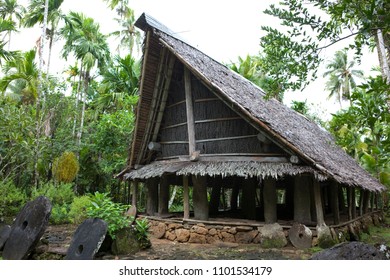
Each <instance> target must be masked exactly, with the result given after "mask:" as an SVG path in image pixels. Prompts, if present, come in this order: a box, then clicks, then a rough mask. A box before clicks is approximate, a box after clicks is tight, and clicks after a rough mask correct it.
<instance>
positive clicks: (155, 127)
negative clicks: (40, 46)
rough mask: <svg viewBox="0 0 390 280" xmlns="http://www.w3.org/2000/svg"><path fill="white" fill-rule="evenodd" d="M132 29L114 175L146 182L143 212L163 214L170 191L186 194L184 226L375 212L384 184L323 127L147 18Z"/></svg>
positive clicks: (323, 219)
mask: <svg viewBox="0 0 390 280" xmlns="http://www.w3.org/2000/svg"><path fill="white" fill-rule="evenodd" d="M136 26H137V27H138V28H140V29H142V30H143V31H144V32H145V41H144V53H143V63H142V74H141V82H140V97H139V103H138V106H137V109H136V126H135V131H134V133H133V138H132V142H131V149H130V154H129V162H128V167H127V169H126V170H124V171H123V172H122V173H121V176H122V178H124V179H126V180H130V181H132V182H135V183H134V190H135V191H136V185H137V183H138V182H143V183H144V184H145V185H146V187H147V190H148V195H147V214H148V215H150V216H160V217H167V214H168V199H169V186H173V185H175V186H182V187H183V188H184V190H183V191H184V195H183V208H184V213H183V214H182V216H179V218H182V219H184V221H186V220H188V219H190V220H200V221H212V220H213V219H217V218H220V217H224V218H231V219H233V218H235V219H240V221H248V220H249V221H252V222H255V221H257V222H259V223H265V224H269V223H276V222H279V223H286V224H288V223H291V222H299V223H302V224H306V225H312V224H313V225H317V226H324V225H325V224H326V223H327V224H335V225H337V224H340V223H342V222H345V221H348V220H353V219H355V218H356V217H358V216H359V215H360V216H361V215H363V214H364V213H369V212H370V211H373V210H375V209H377V207H378V204H377V201H378V197H379V196H378V194H379V193H380V192H382V191H383V190H384V187H383V186H382V185H381V184H380V183H379V182H378V181H377V180H376V179H374V178H373V177H372V176H370V174H368V173H367V172H366V171H365V170H363V169H362V168H361V167H360V166H359V165H358V163H357V162H356V161H355V160H354V159H353V158H351V157H350V156H348V155H347V154H346V153H345V152H344V150H342V149H341V148H340V147H338V146H337V145H336V144H335V142H334V140H333V139H332V137H331V135H330V134H329V133H328V132H326V131H325V130H324V129H323V128H321V127H319V126H318V125H317V124H315V123H314V122H312V121H310V120H308V119H307V118H306V117H304V116H302V115H301V114H299V113H297V112H295V111H293V110H291V109H290V108H288V107H286V106H285V105H283V104H282V103H280V102H278V101H277V100H274V99H269V100H266V99H265V98H264V96H265V93H264V92H263V91H262V90H261V89H260V88H259V87H257V86H256V85H254V84H253V83H251V82H250V81H248V80H246V79H245V78H243V77H241V76H240V75H238V74H236V73H234V72H233V71H231V70H230V69H228V68H227V67H226V66H224V65H222V64H220V63H219V62H217V61H215V60H213V59H212V58H210V57H209V56H207V55H206V54H204V53H202V52H201V51H199V50H198V49H196V48H194V47H192V46H191V45H189V44H187V43H185V42H184V41H183V40H181V39H179V38H177V36H175V34H174V33H173V32H172V31H170V30H169V29H168V28H167V27H165V26H163V25H162V24H161V23H159V22H157V21H156V20H155V19H153V18H152V17H150V16H148V15H145V14H143V15H142V16H141V17H140V18H139V19H138V21H137V23H136ZM191 188H192V189H191ZM191 190H192V192H193V195H192V201H189V197H190V196H189V192H190V191H191ZM135 197H136V196H133V198H135ZM133 203H136V201H135V200H133ZM190 205H193V209H190V208H191V207H190ZM222 210H224V211H222ZM328 216H329V217H330V219H328ZM328 220H329V221H328ZM236 221H237V220H236Z"/></svg>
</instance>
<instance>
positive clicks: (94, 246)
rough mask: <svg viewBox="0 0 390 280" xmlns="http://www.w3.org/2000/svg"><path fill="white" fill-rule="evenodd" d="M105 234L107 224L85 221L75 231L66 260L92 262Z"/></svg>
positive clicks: (96, 220)
mask: <svg viewBox="0 0 390 280" xmlns="http://www.w3.org/2000/svg"><path fill="white" fill-rule="evenodd" d="M106 233H107V223H106V222H105V221H103V220H102V219H98V218H90V219H87V220H85V221H84V222H83V223H82V224H81V225H80V226H79V227H78V228H77V230H76V231H75V233H74V235H73V238H72V241H71V243H70V246H69V249H68V252H67V254H66V257H65V259H66V260H93V259H94V257H95V254H96V253H97V252H98V251H99V248H100V246H101V245H102V243H103V241H104V238H105V237H106Z"/></svg>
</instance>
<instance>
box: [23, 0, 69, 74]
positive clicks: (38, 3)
mask: <svg viewBox="0 0 390 280" xmlns="http://www.w3.org/2000/svg"><path fill="white" fill-rule="evenodd" d="M45 1H46V0H30V4H29V6H28V8H27V13H26V16H25V18H24V19H23V24H24V26H25V27H33V26H35V25H36V24H38V23H40V24H42V23H43V22H44V15H45ZM63 2H64V0H49V1H48V6H47V8H48V14H47V24H46V25H49V26H50V27H49V28H46V31H45V36H47V37H48V39H49V54H48V58H47V63H46V73H48V72H49V70H50V61H51V51H52V47H53V42H54V39H55V36H56V34H57V29H58V26H59V22H60V20H61V19H64V15H63V14H62V12H61V9H60V7H61V5H62V3H63Z"/></svg>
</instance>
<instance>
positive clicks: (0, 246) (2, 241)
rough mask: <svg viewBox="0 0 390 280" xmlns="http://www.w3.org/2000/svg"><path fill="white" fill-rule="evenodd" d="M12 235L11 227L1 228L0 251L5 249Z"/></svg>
mask: <svg viewBox="0 0 390 280" xmlns="http://www.w3.org/2000/svg"><path fill="white" fill-rule="evenodd" d="M10 234H11V226H9V225H5V226H2V227H1V228H0V251H1V250H2V249H3V247H4V244H5V242H7V240H8V238H9V235H10Z"/></svg>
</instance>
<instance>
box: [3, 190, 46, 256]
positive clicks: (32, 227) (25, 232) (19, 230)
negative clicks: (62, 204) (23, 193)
mask: <svg viewBox="0 0 390 280" xmlns="http://www.w3.org/2000/svg"><path fill="white" fill-rule="evenodd" d="M50 213H51V203H50V200H49V199H48V198H47V197H44V196H39V197H38V198H36V199H35V200H33V201H30V202H28V203H27V204H26V205H25V206H24V207H23V209H22V210H21V211H20V212H19V214H18V216H17V217H16V219H15V222H14V224H13V225H12V227H11V233H10V235H9V237H8V240H7V242H6V243H5V246H4V251H3V259H5V260H21V259H26V258H27V257H28V255H29V254H30V253H31V251H32V250H33V249H34V247H35V246H36V244H37V243H38V241H39V239H40V238H41V237H42V235H43V234H44V232H45V230H46V226H47V224H48V222H49V217H50Z"/></svg>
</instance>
